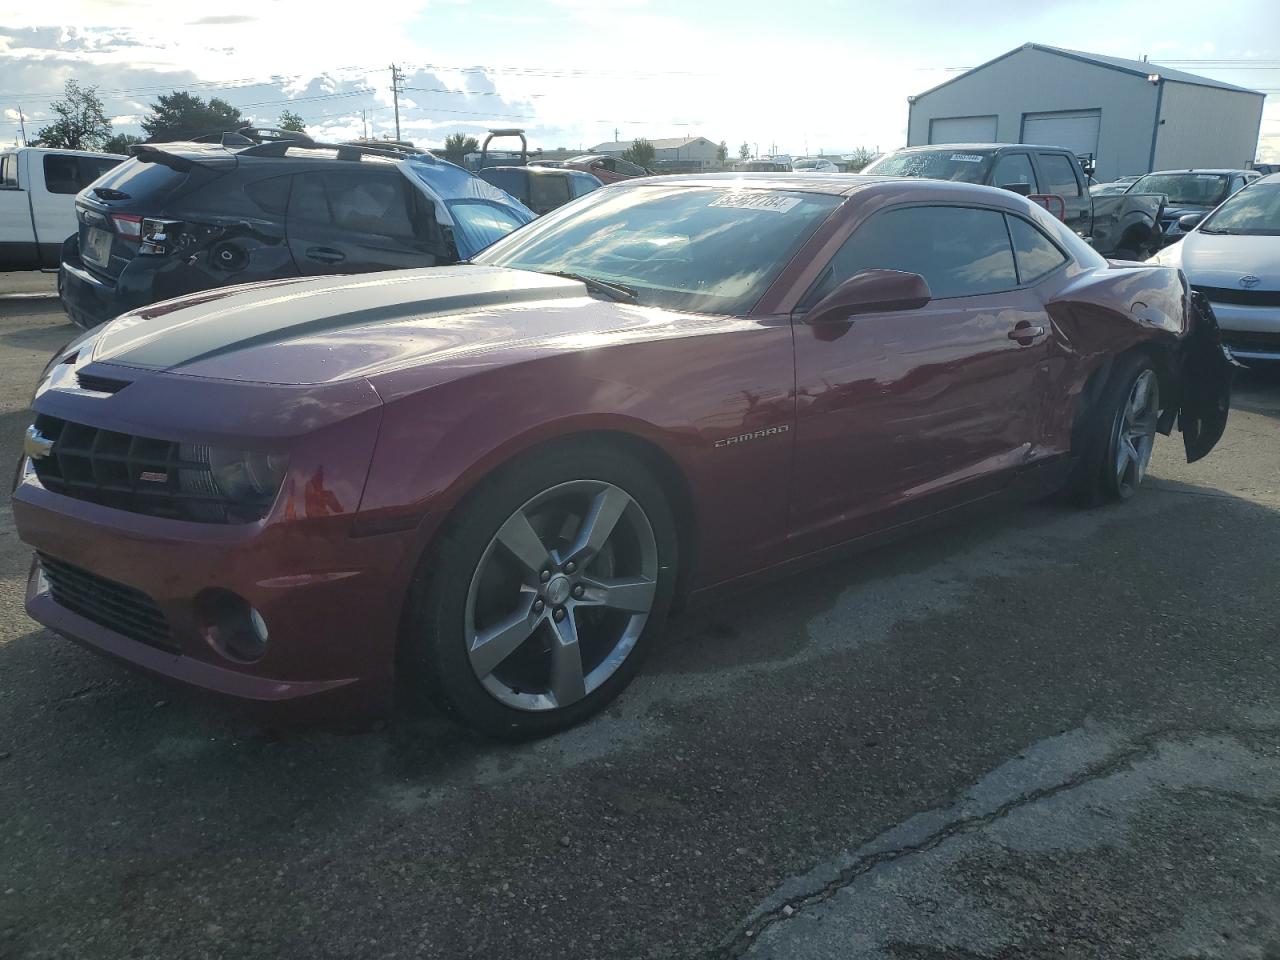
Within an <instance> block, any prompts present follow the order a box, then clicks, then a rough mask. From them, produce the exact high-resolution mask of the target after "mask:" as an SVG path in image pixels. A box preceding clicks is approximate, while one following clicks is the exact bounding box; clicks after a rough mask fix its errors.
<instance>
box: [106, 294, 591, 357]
mask: <svg viewBox="0 0 1280 960" xmlns="http://www.w3.org/2000/svg"><path fill="white" fill-rule="evenodd" d="M525 276H528V274H526V275H525ZM534 277H536V280H533V278H531V281H532V282H529V283H527V284H512V283H510V276H509V275H508V277H507V278H504V279H507V280H508V282H507V283H502V284H487V283H479V284H475V285H474V286H473V287H472V289H465V290H463V291H460V292H456V293H451V294H444V295H440V296H434V297H430V296H427V297H413V298H409V299H405V300H402V301H396V302H391V303H385V302H384V303H379V304H377V305H375V306H370V307H366V308H361V309H356V310H347V311H344V312H339V313H333V314H328V315H318V316H317V315H314V313H311V314H310V315H307V313H308V311H303V315H302V316H300V317H299V318H298V319H297V320H293V321H290V320H288V319H287V317H285V315H287V313H288V311H289V306H288V305H281V304H273V303H263V304H261V305H252V306H250V307H249V308H248V309H243V310H239V311H237V312H236V315H235V316H222V315H220V314H219V313H217V312H215V313H213V314H210V315H208V316H196V317H194V318H193V319H192V321H191V322H189V323H177V324H176V325H172V326H169V325H166V326H167V329H165V330H163V331H162V332H161V333H160V335H158V336H154V337H147V336H146V333H147V331H146V325H145V324H142V325H140V328H139V330H138V333H139V334H140V342H137V341H135V342H133V343H125V344H122V345H121V346H120V347H119V348H117V349H115V350H112V349H110V348H108V349H107V350H106V351H105V356H102V357H97V358H96V359H101V360H106V361H109V362H111V363H116V364H121V365H126V366H131V367H142V368H145V369H160V370H170V369H174V368H178V367H182V366H186V365H188V364H193V363H196V362H198V361H203V360H209V359H212V358H216V357H220V356H224V355H226V354H230V353H235V352H237V351H241V350H246V349H250V348H252V347H257V346H264V345H270V344H276V343H281V342H284V341H287V340H293V339H296V338H300V337H307V336H314V335H317V334H324V333H329V332H333V331H338V330H342V329H346V328H351V327H360V326H367V325H371V324H378V323H384V322H389V321H390V322H393V321H398V320H404V319H409V318H414V317H430V316H440V315H444V314H450V313H463V312H466V311H469V310H480V309H485V308H489V307H497V306H511V305H515V304H524V303H537V302H541V301H546V300H558V299H564V298H565V297H567V296H574V295H578V294H581V293H583V292H584V291H583V289H582V285H581V284H580V283H577V282H575V281H568V280H560V279H559V278H556V279H555V280H553V281H551V282H547V281H548V279H549V278H547V277H545V276H544V275H534ZM468 286H471V285H468ZM406 292H408V291H406ZM415 292H421V291H420V290H419V291H415ZM324 302H325V299H324V298H323V297H322V298H320V301H319V303H320V305H321V306H323V304H324ZM179 317H180V314H178V315H175V316H174V319H178V318H179Z"/></svg>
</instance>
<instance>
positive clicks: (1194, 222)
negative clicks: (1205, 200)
mask: <svg viewBox="0 0 1280 960" xmlns="http://www.w3.org/2000/svg"><path fill="white" fill-rule="evenodd" d="M1203 219H1204V214H1203V213H1188V214H1185V215H1183V216H1181V217H1179V218H1178V229H1179V230H1181V231H1182V232H1183V233H1186V232H1187V231H1189V230H1194V229H1195V228H1196V227H1198V226H1199V225H1200V221H1201V220H1203Z"/></svg>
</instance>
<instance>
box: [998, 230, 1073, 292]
mask: <svg viewBox="0 0 1280 960" xmlns="http://www.w3.org/2000/svg"><path fill="white" fill-rule="evenodd" d="M1008 221H1009V235H1010V236H1011V237H1012V238H1013V253H1014V256H1015V257H1016V258H1017V261H1018V279H1019V280H1021V281H1022V282H1023V283H1034V282H1035V281H1037V280H1039V279H1040V278H1041V277H1043V276H1044V275H1045V274H1047V273H1052V272H1053V271H1054V270H1056V269H1058V267H1060V266H1062V264H1064V263H1066V262H1067V255H1066V254H1065V253H1063V252H1062V251H1061V250H1059V249H1058V248H1057V247H1056V246H1055V245H1054V244H1053V243H1052V241H1050V240H1049V238H1048V237H1046V236H1045V235H1044V234H1043V233H1041V232H1040V231H1039V230H1038V229H1036V228H1035V227H1033V226H1032V225H1031V224H1029V223H1027V221H1025V220H1023V219H1022V218H1020V217H1009V218H1008Z"/></svg>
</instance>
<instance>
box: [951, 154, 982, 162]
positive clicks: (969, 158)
mask: <svg viewBox="0 0 1280 960" xmlns="http://www.w3.org/2000/svg"><path fill="white" fill-rule="evenodd" d="M951 159H952V160H959V161H960V162H961V163H981V162H982V157H981V156H980V155H979V154H976V153H953V154H952V155H951Z"/></svg>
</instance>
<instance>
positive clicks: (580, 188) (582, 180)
mask: <svg viewBox="0 0 1280 960" xmlns="http://www.w3.org/2000/svg"><path fill="white" fill-rule="evenodd" d="M569 186H570V188H572V190H573V195H574V196H575V197H582V196H586V195H587V194H588V193H590V192H591V191H592V190H596V189H599V187H600V181H599V180H597V179H596V178H595V177H589V176H579V177H573V178H572V179H571V180H570V181H569Z"/></svg>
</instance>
